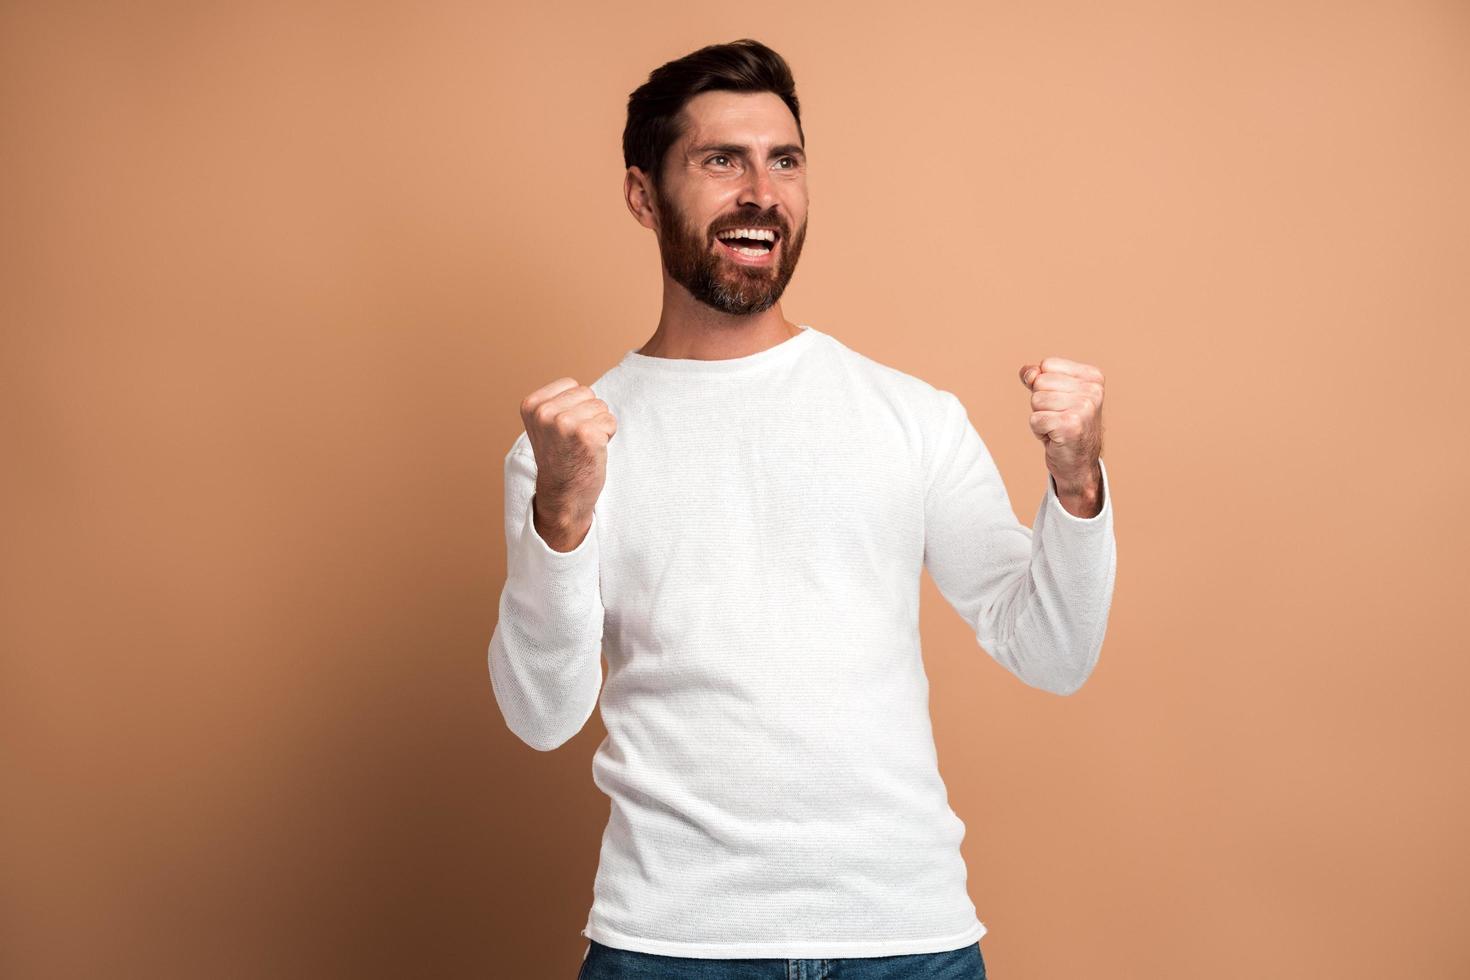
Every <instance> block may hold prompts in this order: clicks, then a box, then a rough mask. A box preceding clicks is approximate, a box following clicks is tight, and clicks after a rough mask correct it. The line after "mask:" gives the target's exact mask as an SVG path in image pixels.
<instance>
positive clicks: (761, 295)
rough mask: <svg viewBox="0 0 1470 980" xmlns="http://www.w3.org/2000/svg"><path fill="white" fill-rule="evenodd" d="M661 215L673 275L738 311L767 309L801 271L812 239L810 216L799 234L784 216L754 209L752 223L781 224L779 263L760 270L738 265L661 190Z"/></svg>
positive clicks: (710, 301) (663, 247)
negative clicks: (798, 266)
mask: <svg viewBox="0 0 1470 980" xmlns="http://www.w3.org/2000/svg"><path fill="white" fill-rule="evenodd" d="M655 194H656V196H657V199H658V209H659V214H660V215H662V216H663V218H664V221H663V223H662V232H663V233H662V235H660V237H659V242H658V250H659V255H660V256H662V258H663V264H664V269H665V270H666V271H667V272H668V274H669V278H671V279H673V280H674V281H675V282H677V283H678V284H679V285H681V286H683V287H684V288H685V289H687V290H689V294H690V295H691V296H693V297H694V298H695V299H697V300H699V301H700V302H701V303H704V304H705V305H706V306H711V307H713V308H714V309H717V310H719V311H720V312H721V313H728V314H730V315H732V316H749V315H751V314H752V313H764V312H765V311H766V310H769V309H770V308H771V307H772V306H775V305H776V302H777V301H778V300H779V299H780V298H781V294H782V293H784V292H785V291H786V284H787V283H788V282H790V281H791V275H792V273H794V272H795V271H796V260H797V259H799V258H801V246H802V244H803V243H804V242H805V241H806V225H807V223H806V220H805V219H803V220H802V223H801V227H800V228H799V229H797V231H796V233H795V234H794V235H793V234H791V233H790V229H789V228H787V227H786V221H785V220H784V218H782V217H779V216H778V215H777V214H776V212H775V211H774V210H773V211H768V212H762V213H760V214H751V215H750V216H749V217H750V223H751V224H753V225H759V226H763V227H771V226H773V225H774V226H776V227H779V228H780V229H781V240H780V242H779V243H777V244H778V247H779V249H780V252H781V255H780V257H779V258H778V259H777V260H776V264H775V266H774V267H772V268H769V269H755V268H751V267H750V266H744V265H738V264H737V263H735V262H732V261H730V260H728V259H727V258H725V257H724V255H722V254H721V253H720V251H719V250H720V249H721V248H723V246H721V245H719V244H717V243H716V242H715V241H714V237H713V236H712V235H709V234H707V233H703V232H698V231H696V230H694V229H692V228H690V227H689V225H688V223H687V222H686V221H685V220H684V214H683V213H682V212H681V211H679V209H678V208H677V207H675V206H674V204H673V202H671V201H669V200H667V199H665V198H664V196H663V191H662V190H661V189H660V190H657V191H655Z"/></svg>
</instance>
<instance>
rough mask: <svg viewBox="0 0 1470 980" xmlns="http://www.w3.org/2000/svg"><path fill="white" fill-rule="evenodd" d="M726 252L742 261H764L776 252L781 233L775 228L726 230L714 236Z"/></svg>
mask: <svg viewBox="0 0 1470 980" xmlns="http://www.w3.org/2000/svg"><path fill="white" fill-rule="evenodd" d="M715 238H716V239H717V240H718V241H719V243H720V245H721V246H723V247H724V248H725V249H726V250H727V251H729V252H732V253H733V254H735V255H738V256H740V257H741V258H744V259H757V260H758V259H764V258H766V257H768V256H769V255H770V254H771V253H772V252H774V251H775V250H776V243H777V242H778V241H780V240H781V233H780V232H779V231H777V230H776V229H775V228H728V229H726V230H725V231H722V232H719V233H717V234H716V235H715Z"/></svg>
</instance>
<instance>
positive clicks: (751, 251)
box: [735, 246, 771, 257]
mask: <svg viewBox="0 0 1470 980" xmlns="http://www.w3.org/2000/svg"><path fill="white" fill-rule="evenodd" d="M735 251H737V252H739V253H740V254H741V255H749V256H752V257H755V256H760V255H770V254H771V252H770V250H769V249H764V248H745V247H743V246H741V247H737V248H736V249H735Z"/></svg>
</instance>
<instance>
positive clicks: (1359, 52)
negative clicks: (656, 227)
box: [0, 0, 1470, 980]
mask: <svg viewBox="0 0 1470 980" xmlns="http://www.w3.org/2000/svg"><path fill="white" fill-rule="evenodd" d="M752 10H758V13H751V11H752ZM743 36H753V37H757V38H759V39H761V40H763V41H765V42H766V43H768V44H770V45H772V46H773V47H775V48H776V49H777V50H778V51H780V52H781V53H783V54H784V55H785V56H786V57H787V58H788V59H789V60H790V62H791V64H792V66H793V68H794V70H795V72H796V77H797V83H798V92H799V95H800V97H801V99H802V101H803V103H804V108H805V110H806V118H805V126H806V133H807V138H808V147H809V151H810V154H811V177H810V181H811V191H812V200H813V216H812V224H811V230H810V234H809V237H808V240H807V246H806V251H805V254H804V257H803V259H802V262H801V265H800V267H799V269H798V271H797V274H796V277H795V279H794V280H793V283H792V286H791V288H790V289H789V290H788V292H787V294H786V299H785V301H784V305H785V309H786V311H787V313H788V314H789V315H790V317H791V318H792V319H794V320H798V321H799V322H804V323H811V324H813V325H816V326H818V327H820V328H822V329H824V330H826V331H827V332H829V333H832V334H834V335H836V336H838V337H839V338H841V339H842V340H843V341H844V342H845V343H847V344H848V345H849V346H852V347H854V348H856V349H857V350H859V351H861V352H863V353H866V354H868V355H869V356H871V357H874V358H876V359H878V360H880V361H883V362H885V363H888V364H891V365H893V366H895V367H897V368H899V369H901V370H904V371H907V372H909V373H912V374H916V375H918V376H920V377H922V378H924V379H926V380H928V381H930V382H931V383H933V384H935V385H938V386H940V387H943V388H947V389H949V390H952V391H955V392H956V393H958V394H959V395H960V397H961V398H962V400H963V401H964V403H965V405H966V406H967V408H968V409H969V410H970V413H971V416H972V418H973V419H974V421H975V423H976V426H977V428H979V430H980V431H981V433H982V435H983V436H984V437H985V438H986V440H987V442H988V444H989V445H990V447H991V449H992V452H993V453H994V454H995V456H996V458H997V461H998V463H999V464H1000V466H1001V470H1002V472H1003V473H1004V475H1005V478H1006V482H1007V485H1008V487H1009V489H1010V492H1011V498H1012V503H1013V505H1014V507H1015V508H1016V510H1017V512H1018V514H1019V516H1020V517H1021V519H1022V520H1024V521H1026V522H1028V523H1029V522H1030V521H1031V520H1032V518H1033V516H1034V513H1035V509H1036V505H1037V503H1038V502H1039V501H1040V499H1041V494H1042V492H1043V490H1044V489H1045V469H1044V466H1043V462H1042V450H1041V447H1040V445H1039V444H1038V443H1037V442H1036V441H1035V439H1034V438H1033V437H1032V436H1031V434H1030V432H1029V430H1028V428H1027V415H1028V413H1029V409H1028V397H1027V393H1026V391H1025V389H1024V388H1023V387H1022V386H1021V384H1020V382H1019V381H1018V380H1017V378H1016V372H1017V369H1018V368H1019V366H1020V365H1021V364H1022V363H1025V362H1027V361H1031V360H1035V359H1037V358H1039V357H1042V356H1046V355H1048V354H1059V355H1062V356H1065V357H1071V358H1074V359H1078V360H1083V361H1088V362H1091V363H1094V364H1097V365H1099V366H1100V367H1101V368H1102V369H1103V370H1104V371H1105V373H1106V375H1107V379H1108V396H1107V408H1106V412H1105V417H1106V421H1107V430H1106V431H1107V439H1106V443H1105V448H1104V458H1105V459H1106V460H1107V461H1108V464H1109V471H1110V473H1111V474H1112V476H1113V480H1114V486H1115V489H1116V508H1117V511H1116V530H1117V535H1118V542H1119V561H1118V578H1117V589H1116V596H1115V600H1114V606H1113V613H1112V619H1111V628H1110V630H1109V632H1108V637H1107V641H1106V644H1105V646H1104V649H1103V653H1102V659H1101V662H1100V664H1099V666H1098V669H1097V672H1096V673H1095V674H1094V676H1093V677H1092V679H1091V681H1090V682H1089V683H1088V684H1087V686H1086V687H1084V688H1083V690H1082V691H1081V692H1079V693H1078V694H1077V695H1076V696H1074V697H1071V698H1058V697H1055V696H1053V695H1049V694H1045V693H1043V692H1040V691H1035V690H1032V689H1029V688H1026V687H1025V686H1023V685H1022V684H1020V683H1019V682H1018V681H1017V680H1016V679H1015V678H1013V677H1011V676H1010V675H1008V674H1006V673H1005V671H1004V670H1003V669H1002V668H1001V667H1000V666H999V665H998V664H996V663H995V662H993V661H992V660H990V659H989V657H987V656H986V655H985V653H984V652H983V651H982V650H980V649H979V648H978V647H977V646H976V644H975V640H974V637H973V635H972V634H970V633H969V632H968V631H967V629H966V627H965V624H964V623H963V622H961V621H960V620H959V618H958V617H957V616H955V614H954V612H953V611H952V610H951V609H950V608H948V607H947V606H946V605H944V604H943V602H942V598H941V597H940V596H939V594H938V592H937V590H935V588H934V586H933V584H932V582H928V581H927V580H926V582H925V585H924V602H925V613H924V622H923V628H924V640H925V651H926V659H927V663H928V668H929V672H930V677H931V681H932V684H933V691H934V694H933V711H934V717H935V725H936V737H937V740H938V743H939V751H940V763H941V768H942V772H943V774H944V776H945V778H946V780H947V783H948V785H949V787H950V793H951V802H952V804H953V806H954V808H955V810H956V812H957V813H958V814H959V815H960V816H961V817H962V818H963V819H964V820H965V821H966V824H967V827H968V834H967V837H966V840H965V843H964V851H965V856H966V859H967V861H968V863H969V867H970V893H971V896H972V898H973V899H974V901H975V903H976V905H977V907H978V909H979V913H980V917H981V919H982V920H983V921H984V922H985V923H986V925H987V926H989V928H990V930H991V931H990V934H989V935H988V936H987V937H986V938H985V939H984V940H983V946H982V948H983V949H984V952H985V955H986V959H987V961H988V963H989V965H990V970H991V975H992V977H997V978H1000V980H1022V978H1032V977H1036V978H1043V977H1048V978H1050V977H1083V976H1086V977H1090V978H1136V977H1147V978H1155V977H1156V978H1170V980H1175V978H1181V977H1188V978H1191V980H1209V978H1217V977H1218V978H1224V977H1238V976H1243V975H1246V976H1253V977H1282V978H1298V977H1309V976H1333V977H1372V976H1380V975H1389V976H1413V977H1418V978H1451V977H1464V976H1466V975H1467V973H1470V941H1467V939H1466V937H1465V931H1464V926H1465V913H1466V910H1467V906H1470V884H1467V882H1470V854H1467V845H1466V838H1465V829H1466V826H1467V820H1470V805H1467V804H1470V800H1467V787H1466V780H1465V776H1464V772H1465V749H1466V746H1467V739H1470V724H1467V721H1466V708H1465V689H1466V684H1467V681H1470V666H1467V656H1466V652H1467V644H1466V642H1465V636H1466V626H1467V623H1466V618H1467V617H1466V601H1465V595H1466V586H1467V580H1466V579H1467V577H1466V575H1465V572H1464V559H1465V554H1466V547H1467V544H1470V542H1467V534H1466V530H1467V520H1466V516H1465V514H1466V511H1467V505H1466V500H1465V490H1466V487H1467V484H1470V480H1467V476H1470V473H1467V469H1470V467H1467V465H1466V448H1465V447H1466V424H1465V416H1466V403H1467V401H1466V389H1465V385H1464V381H1463V378H1464V375H1465V369H1466V355H1467V349H1466V348H1467V343H1466V339H1465V334H1466V329H1467V327H1470V275H1467V271H1470V234H1467V228H1470V190H1467V181H1466V174H1467V173H1470V137H1467V129H1470V127H1467V125H1466V123H1467V121H1470V6H1467V5H1466V4H1465V3H1463V2H1451V0H1441V2H1428V0H1417V2H1406V0H1398V2H1393V0H1380V2H1334V3H1325V2H1324V3H1306V2H1282V0H1270V2H1255V3H1240V2H1223V0H1222V2H1218V3H1166V2H1157V3H1124V4H1094V3H1086V2H1080V0H1073V2H1066V3H1061V2H1050V3H1037V2H1027V3H1009V4H996V3H990V4H974V3H969V2H965V3H960V2H954V3H946V4H933V5H915V4H902V5H886V4H885V5H874V6H870V7H855V6H853V5H851V4H841V5H838V4H829V5H807V4H796V5H790V6H786V5H764V6H760V7H759V8H751V7H749V6H748V5H732V6H731V7H729V12H728V13H723V12H717V11H715V10H714V9H713V8H710V7H706V6H701V5H679V4H667V3H658V4H652V3H643V4H638V5H636V6H632V7H620V6H618V5H601V4H596V5H594V4H588V5H587V6H585V7H583V8H580V9H576V10H566V9H561V10H557V9H546V10H540V11H536V12H532V11H531V10H530V8H529V5H516V6H515V7H514V8H507V7H498V6H492V5H489V4H479V5H475V4H456V5H449V4H431V5H425V4H417V3H406V2H405V3H396V4H391V5H389V4H367V5H362V4H348V3H341V4H338V5H334V6H326V5H303V4H296V3H277V4H255V3H252V4H223V3H221V4H213V5H210V4H197V3H196V4H187V3H179V4H154V5H147V6H142V5H135V4H110V5H104V4H83V5H78V4H69V3H52V2H47V3H39V2H37V3H30V4H15V3H9V4H5V5H4V7H3V8H0V208H3V212H0V249H3V261H0V314H3V326H4V330H3V348H0V372H3V375H0V398H3V406H0V408H3V412H0V425H3V433H4V447H5V449H4V452H5V463H6V465H5V467H4V472H5V477H4V481H3V486H4V494H5V499H4V506H3V515H4V525H3V545H0V551H3V554H4V562H3V566H0V568H3V570H0V596H3V608H0V649H3V651H4V654H3V656H4V659H3V662H0V753H3V754H0V766H3V768H0V778H3V781H4V782H3V787H0V821H3V823H0V869H3V870H0V958H3V959H0V973H3V974H4V975H5V976H7V977H11V978H41V977H46V978H51V977H108V978H122V977H147V978H152V980H156V978H174V977H178V978H197V977H226V976H228V977H241V978H244V977H248V978H256V977H259V978H267V977H269V978H282V977H290V978H296V977H302V978H306V977H313V978H316V977H410V976H412V977H455V978H458V977H466V978H468V977H527V978H540V977H548V978H555V977H566V978H570V977H571V976H574V975H575V970H576V968H577V965H578V962H579V960H580V957H581V955H582V951H583V949H584V948H585V940H584V939H582V938H581V937H580V936H579V935H578V930H579V929H580V928H581V926H582V925H583V923H584V922H585V918H586V912H587V908H588V905H589V904H590V901H591V887H592V876H593V872H594V870H595V866H596V859H597V848H598V843H599V838H600V834H601V831H602V826H603V822H604V821H605V819H606V816H607V801H606V798H605V797H603V796H602V795H601V794H600V793H599V792H598V791H597V789H596V787H595V786H594V785H593V784H592V780H591V770H590V759H591V755H592V753H593V751H594V749H595V748H596V746H597V744H598V742H599V740H600V739H601V738H602V736H603V729H602V725H601V720H600V718H598V716H596V715H594V716H593V719H592V720H591V721H590V722H589V723H588V725H587V728H586V729H585V730H584V731H583V732H582V733H581V734H580V735H579V736H578V737H577V738H576V739H574V740H573V741H572V742H571V743H569V744H568V745H567V746H565V747H564V748H562V749H560V750H558V751H556V752H554V753H550V754H541V753H536V752H534V751H533V750H531V749H529V748H528V747H526V746H525V745H523V744H521V743H520V742H518V741H517V740H515V738H514V736H512V735H511V734H510V732H509V731H508V730H507V729H506V728H505V725H504V723H503V721H502V719H501V717H500V714H499V712H498V709H497V708H496V705H495V703H494V700H493V697H492V693H491V688H490V684H489V678H488V675H487V671H486V665H485V652H486V646H487V644H488V642H489V638H490V634H491V630H492V628H493V626H494V623H495V618H496V603H497V600H498V597H499V591H500V587H501V584H502V582H503V575H504V541H503V536H502V530H501V525H500V520H501V516H500V508H501V494H502V487H501V463H502V458H503V456H504V453H505V451H506V449H507V448H508V447H509V445H510V443H511V441H512V439H513V438H514V437H515V435H516V433H517V432H518V431H519V427H520V421H519V418H518V415H517V412H516V406H517V403H518V401H519V399H520V397H521V396H522V395H523V394H525V393H526V392H527V391H529V390H530V389H531V388H533V387H535V386H539V385H540V384H542V383H544V382H545V381H548V380H551V379H552V378H555V377H557V376H560V375H563V374H569V375H571V376H573V377H576V378H578V379H579V380H584V381H586V380H591V379H593V378H595V377H596V376H597V375H598V374H600V373H601V372H602V371H604V370H606V369H607V368H608V367H610V366H611V365H612V364H613V363H614V362H615V361H616V359H617V358H619V357H620V356H621V355H622V353H623V352H625V351H626V350H628V349H630V348H633V347H636V346H638V345H640V344H641V343H642V342H643V341H644V340H645V339H647V337H648V335H649V334H650V333H651V331H652V329H653V326H654V323H655V321H656V318H657V315H658V305H657V304H658V296H659V292H658V288H659V284H658V274H657V273H658V267H657V262H658V259H657V252H656V249H655V245H654V241H653V239H652V237H651V234H650V233H648V232H646V231H645V230H643V229H641V228H639V227H638V226H637V225H636V224H635V222H634V221H633V219H632V218H631V217H630V216H629V215H628V214H627V212H626V210H625V208H624V206H623V203H622V201H621V197H620V188H621V180H622V160H621V155H620V149H619V139H620V135H621V132H622V125H623V120H624V116H623V113H624V108H625V105H626V99H627V95H628V93H629V92H630V91H631V90H632V89H633V88H634V87H635V86H637V85H638V84H639V83H641V82H642V81H643V79H644V78H645V77H646V75H647V72H648V71H649V70H650V69H652V68H653V67H655V66H656V65H658V64H660V63H662V62H663V61H666V60H668V59H670V58H673V57H677V56H679V55H681V54H684V53H686V52H688V51H690V50H692V49H694V48H696V47H698V46H700V45H703V44H706V43H711V42H715V41H728V40H733V39H735V38H738V37H743Z"/></svg>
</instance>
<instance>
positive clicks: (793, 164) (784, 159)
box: [777, 157, 797, 170]
mask: <svg viewBox="0 0 1470 980" xmlns="http://www.w3.org/2000/svg"><path fill="white" fill-rule="evenodd" d="M777 162H778V163H787V162H789V163H790V164H791V166H789V167H787V168H786V169H787V170H793V169H795V168H796V166H797V161H796V157H782V158H781V159H780V160H778V161H777Z"/></svg>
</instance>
